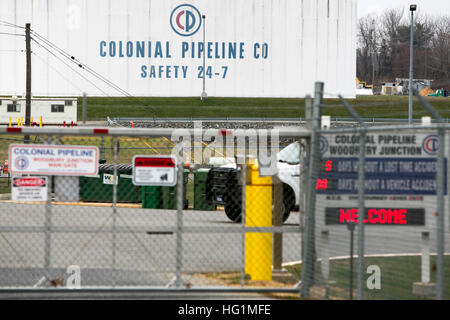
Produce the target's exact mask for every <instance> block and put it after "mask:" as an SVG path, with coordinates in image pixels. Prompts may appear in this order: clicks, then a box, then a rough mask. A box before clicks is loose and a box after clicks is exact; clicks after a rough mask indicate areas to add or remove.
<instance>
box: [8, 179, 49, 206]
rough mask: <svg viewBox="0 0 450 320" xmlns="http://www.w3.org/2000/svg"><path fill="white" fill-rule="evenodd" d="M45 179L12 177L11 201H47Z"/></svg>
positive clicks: (46, 183) (46, 180)
mask: <svg viewBox="0 0 450 320" xmlns="http://www.w3.org/2000/svg"><path fill="white" fill-rule="evenodd" d="M47 190H48V178H47V177H13V178H12V185H11V199H12V200H13V201H47V198H48V196H47V195H48V193H47Z"/></svg>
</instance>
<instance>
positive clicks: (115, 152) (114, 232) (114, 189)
mask: <svg viewBox="0 0 450 320" xmlns="http://www.w3.org/2000/svg"><path fill="white" fill-rule="evenodd" d="M117 139H118V138H117V137H114V165H113V168H114V169H113V170H114V171H113V177H114V181H113V205H112V207H113V217H112V218H113V219H112V220H113V221H112V286H113V288H114V287H115V286H116V281H117V279H116V246H117V233H116V225H117V182H118V181H119V177H118V176H117V158H118V152H119V150H118V142H117ZM102 141H103V136H102Z"/></svg>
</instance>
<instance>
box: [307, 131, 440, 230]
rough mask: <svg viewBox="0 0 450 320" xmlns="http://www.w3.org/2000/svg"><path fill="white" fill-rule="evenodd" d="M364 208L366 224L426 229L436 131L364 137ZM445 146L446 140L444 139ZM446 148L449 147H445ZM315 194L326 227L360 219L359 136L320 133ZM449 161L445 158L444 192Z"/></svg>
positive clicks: (432, 198)
mask: <svg viewBox="0 0 450 320" xmlns="http://www.w3.org/2000/svg"><path fill="white" fill-rule="evenodd" d="M365 142H366V150H365V154H366V160H365V185H364V190H365V204H366V210H365V211H366V212H365V213H364V217H363V221H364V223H366V224H368V225H398V226H425V225H427V221H428V220H430V219H431V216H432V215H433V214H434V213H435V212H436V210H437V208H436V195H437V181H436V172H437V151H438V137H437V134H436V133H432V132H430V133H425V132H423V133H401V134H391V133H372V134H367V136H366V141H365ZM445 145H446V148H447V145H448V141H446V144H445ZM447 150H448V149H447ZM320 151H321V156H322V159H321V166H320V167H321V168H320V170H319V177H318V179H317V185H316V191H317V197H318V201H317V203H318V210H319V211H320V214H319V215H321V216H322V217H323V223H324V224H325V225H328V226H331V225H339V224H345V223H347V222H348V221H353V220H356V219H357V218H358V192H359V188H360V186H359V183H358V182H359V181H358V170H359V163H358V162H359V158H358V157H359V135H356V134H333V135H322V136H321V140H320ZM447 171H448V159H447V158H446V159H445V185H444V194H445V195H447V194H448V186H447Z"/></svg>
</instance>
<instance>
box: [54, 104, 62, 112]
mask: <svg viewBox="0 0 450 320" xmlns="http://www.w3.org/2000/svg"><path fill="white" fill-rule="evenodd" d="M52 112H64V105H63V104H52Z"/></svg>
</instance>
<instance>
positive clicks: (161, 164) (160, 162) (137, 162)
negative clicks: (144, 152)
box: [134, 157, 175, 168]
mask: <svg viewBox="0 0 450 320" xmlns="http://www.w3.org/2000/svg"><path fill="white" fill-rule="evenodd" d="M134 166H135V167H158V168H174V167H175V162H174V161H173V158H171V157H167V158H162V157H158V158H149V157H145V158H144V157H136V158H134Z"/></svg>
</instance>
